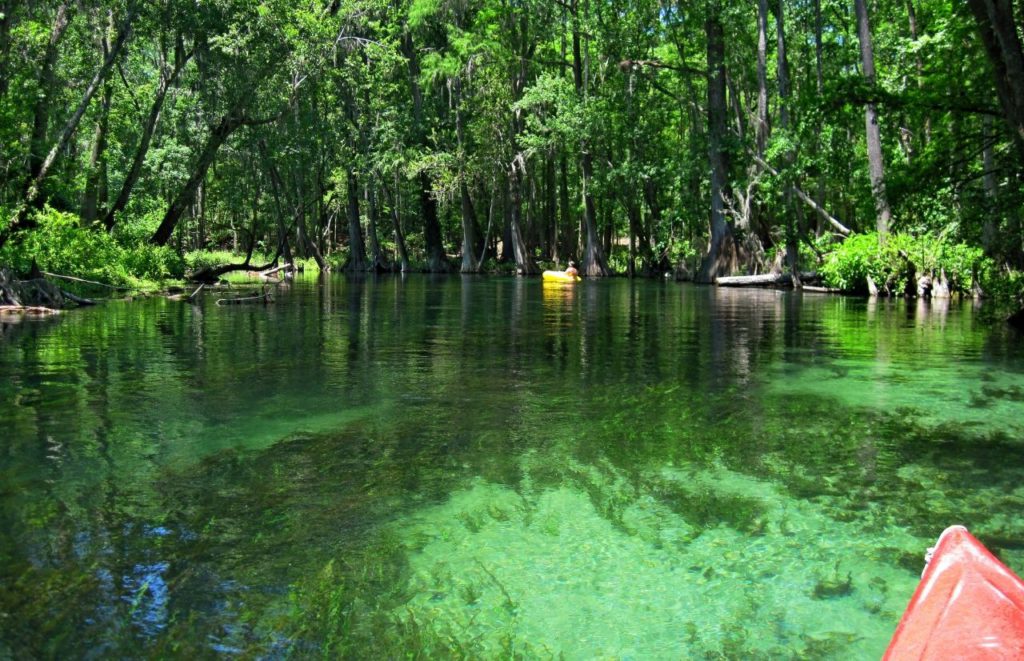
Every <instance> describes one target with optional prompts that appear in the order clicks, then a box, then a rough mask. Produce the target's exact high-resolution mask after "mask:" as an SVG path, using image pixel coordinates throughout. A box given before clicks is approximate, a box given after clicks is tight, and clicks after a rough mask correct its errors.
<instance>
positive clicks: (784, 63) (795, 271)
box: [775, 0, 801, 288]
mask: <svg viewBox="0 0 1024 661" xmlns="http://www.w3.org/2000/svg"><path fill="white" fill-rule="evenodd" d="M784 8H785V4H784V2H783V0H779V4H778V7H777V11H776V14H775V32H776V35H777V47H776V59H777V62H778V76H779V126H781V127H782V130H783V131H788V130H789V96H790V94H789V59H788V57H787V55H786V15H785V13H784V12H785V9H784ZM794 157H795V154H793V153H792V152H790V153H787V154H786V156H785V160H786V165H787V166H789V165H792V163H793V159H794ZM785 200H786V265H787V266H788V267H789V272H790V273H791V274H792V275H793V286H794V287H796V288H800V286H801V282H800V264H799V261H800V232H801V227H800V222H799V220H800V217H801V214H800V211H799V210H798V209H797V208H796V205H795V204H794V202H793V190H792V188H787V190H786V193H785Z"/></svg>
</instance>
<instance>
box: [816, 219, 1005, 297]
mask: <svg viewBox="0 0 1024 661" xmlns="http://www.w3.org/2000/svg"><path fill="white" fill-rule="evenodd" d="M821 274H822V276H823V277H824V279H825V283H826V284H827V285H828V286H830V287H836V288H838V289H844V290H849V291H856V292H866V291H867V290H868V278H869V277H870V278H871V279H872V280H874V282H875V284H876V285H877V286H878V287H879V289H880V290H882V291H884V292H887V293H890V294H901V293H903V292H904V291H905V289H906V287H907V285H908V279H909V278H910V276H911V275H912V274H913V275H916V276H917V277H920V276H922V275H931V276H935V277H939V276H941V275H942V274H945V277H946V279H947V280H948V282H949V286H950V291H953V292H961V293H966V292H969V291H970V290H971V287H972V285H973V284H974V283H975V282H978V283H979V284H981V286H982V287H983V288H984V287H985V286H986V284H993V285H994V284H995V281H996V280H998V279H999V276H998V270H997V269H996V267H995V263H994V262H993V261H992V260H991V259H989V258H987V257H985V255H984V252H983V251H982V250H981V248H978V247H975V246H969V245H966V244H963V243H952V242H949V241H948V240H947V239H945V238H944V237H937V236H934V235H932V234H922V235H920V236H912V235H910V234H890V235H889V236H888V237H886V240H885V242H884V243H880V242H879V240H878V235H877V234H875V233H874V232H870V233H866V234H854V235H853V236H850V237H848V238H847V239H846V240H845V241H843V242H842V243H840V244H837V245H836V246H835V248H834V250H832V251H831V252H830V253H829V254H827V255H826V256H825V261H824V264H822V267H821Z"/></svg>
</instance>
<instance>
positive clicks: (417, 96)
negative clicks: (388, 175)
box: [402, 33, 451, 273]
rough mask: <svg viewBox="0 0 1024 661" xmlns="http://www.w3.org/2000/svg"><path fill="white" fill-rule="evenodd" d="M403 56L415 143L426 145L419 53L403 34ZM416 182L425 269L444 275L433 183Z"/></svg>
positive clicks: (426, 178) (422, 179)
mask: <svg viewBox="0 0 1024 661" xmlns="http://www.w3.org/2000/svg"><path fill="white" fill-rule="evenodd" d="M402 54H403V55H405V58H406V61H407V62H408V73H409V89H410V93H411V94H412V99H413V125H414V128H413V130H414V131H415V132H416V134H417V136H418V142H419V143H420V144H421V145H423V146H426V144H427V134H426V128H425V127H424V124H423V92H422V90H421V89H420V82H419V79H420V64H419V53H418V52H417V50H416V46H415V44H414V43H413V41H412V36H411V35H409V34H408V33H406V34H405V35H404V36H403V38H402ZM417 181H418V182H419V185H420V213H421V214H423V242H424V245H425V248H426V258H427V265H426V270H427V271H428V272H430V273H447V272H448V271H449V270H450V268H451V267H450V265H449V264H448V259H447V257H446V256H445V252H444V240H443V238H442V236H441V223H440V221H439V220H438V217H437V201H436V200H435V199H434V196H433V192H434V182H433V180H432V179H431V178H430V175H429V174H427V173H426V172H420V174H419V177H417Z"/></svg>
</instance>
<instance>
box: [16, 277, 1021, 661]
mask: <svg viewBox="0 0 1024 661" xmlns="http://www.w3.org/2000/svg"><path fill="white" fill-rule="evenodd" d="M220 296H223V294H217V293H207V294H205V295H204V296H203V297H202V298H201V300H200V302H199V304H198V305H195V306H190V305H188V304H187V303H184V302H175V301H170V300H166V299H163V298H150V299H143V300H136V301H133V302H108V303H105V304H103V305H101V306H98V307H96V308H93V309H84V310H79V311H74V312H69V313H66V314H64V315H61V316H60V317H59V318H57V319H53V320H41V321H26V322H22V323H19V324H14V325H10V326H6V327H4V328H3V333H2V336H0V437H2V439H0V529H2V530H3V535H2V536H0V658H4V657H6V656H14V657H15V658H25V657H61V658H66V657H76V658H107V657H111V656H116V657H139V656H186V655H198V656H201V657H202V656H209V655H211V654H214V653H221V654H239V655H242V656H245V657H246V658H248V657H259V658H284V657H305V656H311V655H326V656H329V657H349V658H395V657H396V656H404V655H406V654H408V655H412V656H415V655H419V656H420V657H422V658H512V657H519V658H531V659H532V658H566V659H592V658H621V659H677V658H686V657H688V658H759V657H764V658H789V657H800V658H819V657H834V658H844V659H861V658H863V659H874V658H878V657H879V656H880V654H881V652H882V651H883V650H884V649H885V646H886V644H887V643H888V640H889V637H890V636H891V634H892V631H893V629H894V627H895V625H896V622H897V621H898V619H899V616H900V614H901V612H902V610H903V608H904V607H905V605H906V603H907V601H908V600H909V598H910V595H911V593H912V592H913V590H914V587H915V585H916V582H917V578H918V576H919V575H920V571H921V569H922V563H923V555H924V552H925V549H926V548H927V547H928V546H930V545H932V544H933V543H934V540H935V538H936V537H937V536H938V534H939V533H940V532H941V530H942V529H943V528H944V527H946V526H947V525H949V524H952V523H964V524H966V525H967V526H968V527H969V528H970V529H971V530H972V532H974V533H975V534H976V535H978V536H979V537H980V538H981V539H982V540H983V541H985V542H986V543H987V544H988V545H989V546H990V547H991V548H992V550H993V551H995V552H996V553H997V554H998V555H1000V557H1002V558H1003V560H1004V561H1005V562H1007V563H1008V564H1009V565H1010V566H1011V567H1014V568H1015V569H1017V571H1021V570H1024V462H1022V461H1021V449H1022V445H1024V433H1022V432H1024V341H1022V339H1021V337H1020V336H1017V335H1015V334H1014V333H1013V332H1012V331H1010V330H1008V329H1006V328H1003V327H1001V326H998V325H995V326H994V325H991V324H987V323H984V322H983V321H982V320H981V315H980V314H979V313H978V311H977V310H975V309H974V307H973V305H972V303H970V302H964V303H960V302H952V303H944V302H936V303H933V304H929V303H925V302H920V303H919V302H914V301H911V302H906V301H902V300H866V299H857V298H841V297H832V296H826V295H817V294H805V295H799V294H794V293H791V292H778V291H752V290H743V291H733V290H726V289H715V288H712V287H695V286H692V285H688V284H679V283H674V282H651V281H636V282H630V281H627V280H624V279H612V280H606V281H585V282H583V283H580V284H578V285H568V286H567V285H557V286H554V287H552V286H548V285H543V284H542V283H541V281H540V280H537V279H515V278H503V277H488V278H485V277H458V276H454V277H428V276H409V277H398V276H388V277H383V278H373V277H368V278H365V279H346V278H345V277H343V276H339V275H335V276H331V277H329V278H327V279H325V280H324V281H320V280H319V279H317V278H315V277H313V276H306V277H300V279H299V280H298V281H297V282H295V283H294V284H293V285H291V286H290V287H289V288H288V289H286V290H283V291H280V292H279V293H278V294H277V296H276V301H275V302H274V303H273V304H271V305H266V306H263V305H241V306H217V305H215V300H216V298H218V297H220Z"/></svg>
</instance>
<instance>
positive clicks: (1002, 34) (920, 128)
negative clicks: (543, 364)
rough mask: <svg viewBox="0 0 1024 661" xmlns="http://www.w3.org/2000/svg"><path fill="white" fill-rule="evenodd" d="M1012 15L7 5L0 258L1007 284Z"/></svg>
mask: <svg viewBox="0 0 1024 661" xmlns="http://www.w3.org/2000/svg"><path fill="white" fill-rule="evenodd" d="M1022 12H1024V6H1022V5H1021V3H1020V2H1016V3H1014V2H1012V0H968V1H967V2H964V3H960V2H952V3H951V2H939V1H937V0H874V1H869V0H842V1H839V0H759V1H758V2H750V3H746V2H733V3H726V2H721V1H719V0H706V1H704V2H695V3H682V2H669V1H667V0H662V1H661V2H637V1H635V0H346V1H344V2H341V1H339V0H333V1H329V0H324V1H323V2H320V3H317V2H311V3H292V2H285V1H284V0H264V1H262V2H251V1H249V0H207V1H204V2H191V1H190V2H182V1H180V0H157V1H153V2H141V1H139V0H127V1H125V0H108V1H99V0H78V1H75V0H47V1H44V2H31V3H26V2H18V1H16V0H4V1H3V2H0V176H2V182H0V263H4V264H7V265H11V266H14V267H15V268H17V269H21V270H25V269H27V268H28V266H29V264H30V263H31V261H32V260H35V261H36V262H37V263H38V265H40V266H42V267H43V268H44V269H50V270H60V269H63V270H65V271H74V272H75V274H77V275H83V276H90V277H96V278H99V279H104V280H106V281H112V280H117V279H118V278H131V277H141V278H150V279H161V278H168V277H182V276H183V275H184V274H185V273H186V271H187V270H191V269H192V268H195V267H197V266H198V265H199V263H200V262H202V261H203V260H202V258H201V255H203V254H206V260H207V261H210V260H211V259H213V261H212V262H211V263H210V264H208V266H211V265H217V263H219V262H229V263H230V262H232V261H233V262H234V263H237V264H241V263H243V262H244V263H245V264H246V266H247V267H250V266H253V265H257V262H259V261H270V262H272V263H273V262H281V261H285V262H287V261H292V260H306V261H307V262H308V263H309V264H311V265H313V264H314V263H315V265H316V266H319V267H320V268H321V269H329V268H332V267H333V268H334V269H335V270H345V271H353V272H354V271H367V270H377V271H387V270H399V269H400V270H423V271H430V272H446V271H451V272H457V271H461V272H462V273H475V272H481V271H493V270H496V269H504V270H506V271H511V270H515V271H516V272H518V273H521V274H533V273H538V272H539V269H541V268H543V267H544V266H545V265H548V264H550V265H555V266H563V265H564V264H565V263H566V261H568V260H570V259H573V260H576V261H577V262H579V264H580V270H581V272H583V273H584V274H586V275H590V276H603V275H610V274H613V273H625V274H628V275H654V274H661V273H669V272H673V273H675V274H676V275H677V276H680V277H691V278H693V279H695V280H697V281H700V282H712V281H713V280H714V279H715V278H716V277H718V276H723V275H733V274H755V273H766V272H786V273H792V274H793V275H794V276H795V277H794V280H796V281H797V283H799V279H800V273H801V272H806V271H819V272H821V273H822V274H824V276H825V280H826V283H827V284H830V285H831V286H834V287H837V288H840V289H863V288H864V287H866V286H875V287H878V288H879V289H883V290H888V291H889V292H890V293H901V292H902V290H903V289H904V288H907V287H911V288H913V287H914V286H915V285H916V283H917V278H920V277H921V275H922V274H925V275H927V276H928V277H930V278H934V280H935V282H936V283H937V284H938V283H941V285H942V286H943V287H949V288H951V289H952V290H954V291H955V290H961V291H970V290H972V289H974V290H975V291H976V292H977V291H979V288H981V287H983V286H985V287H988V288H998V287H999V286H1002V287H1003V288H1004V289H1007V287H1009V288H1010V289H1013V288H1014V287H1019V285H1018V284H1016V283H1019V277H1018V276H1017V274H1018V273H1019V269H1020V268H1021V267H1022V266H1024V228H1022V225H1021V216H1022V214H1024V206H1022V204H1024V197H1022V192H1021V186H1020V179H1021V175H1022V173H1024V52H1022V46H1021V43H1022V31H1021V27H1022V16H1021V14H1022ZM213 251H230V252H231V253H233V254H232V255H228V254H227V253H226V252H219V253H218V252H213ZM210 255H214V256H220V257H221V259H219V260H218V259H214V258H211V257H210ZM259 266H262V264H260V265H259ZM221 271H223V269H212V270H211V269H209V268H207V269H206V273H207V274H210V273H211V272H217V273H219V272H221ZM986 283H987V284H986ZM996 283H1002V284H996ZM1007 283H1009V285H1008V284H1007Z"/></svg>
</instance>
